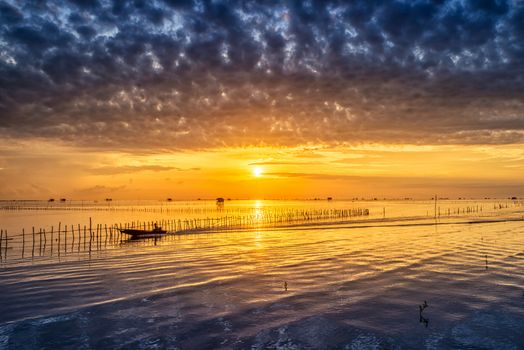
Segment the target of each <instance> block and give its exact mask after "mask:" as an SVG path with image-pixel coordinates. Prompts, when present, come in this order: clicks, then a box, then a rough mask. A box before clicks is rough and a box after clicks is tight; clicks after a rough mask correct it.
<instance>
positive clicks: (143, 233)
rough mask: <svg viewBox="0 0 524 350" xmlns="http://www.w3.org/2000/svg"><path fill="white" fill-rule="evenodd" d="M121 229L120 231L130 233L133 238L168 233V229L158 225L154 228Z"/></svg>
mask: <svg viewBox="0 0 524 350" xmlns="http://www.w3.org/2000/svg"><path fill="white" fill-rule="evenodd" d="M119 230H120V232H122V233H125V234H126V235H130V236H131V237H133V238H146V237H157V236H161V235H165V234H166V233H167V231H166V230H163V229H162V228H161V227H158V226H156V225H155V228H154V229H152V230H140V229H134V228H124V229H119Z"/></svg>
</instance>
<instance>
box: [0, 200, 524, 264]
mask: <svg viewBox="0 0 524 350" xmlns="http://www.w3.org/2000/svg"><path fill="white" fill-rule="evenodd" d="M514 205H515V206H520V205H522V203H520V202H519V203H514ZM504 208H508V204H507V203H505V204H501V203H497V204H493V209H494V210H498V209H504ZM482 211H483V206H482V205H476V206H468V207H464V208H447V209H446V210H444V211H442V212H441V208H440V206H439V207H438V208H435V216H439V217H440V216H441V215H446V214H447V216H451V215H452V214H453V215H457V214H458V215H460V214H471V213H480V212H482ZM369 214H370V213H369V209H364V208H353V209H314V210H297V209H277V210H269V211H267V210H266V211H263V210H261V211H259V212H257V210H253V208H251V209H250V214H249V215H226V216H221V217H218V218H192V219H183V220H180V219H178V220H176V219H172V220H159V221H147V222H144V221H132V222H128V223H124V224H122V223H119V224H113V225H109V226H108V225H107V224H97V225H93V223H92V220H91V218H90V219H89V226H87V225H83V226H82V225H80V224H77V225H62V223H59V224H58V226H57V229H56V230H55V227H54V226H51V227H50V228H47V229H46V228H39V229H35V228H34V227H33V228H32V230H31V231H30V232H25V229H22V233H21V234H20V233H19V234H15V235H11V234H9V235H8V232H7V230H0V258H3V259H4V260H5V259H6V257H7V253H8V249H9V248H13V247H14V246H18V247H20V245H21V256H22V258H24V257H26V256H29V255H30V256H31V257H35V254H38V255H37V256H41V255H42V253H45V252H46V251H49V252H50V254H51V255H53V254H54V253H56V254H58V255H60V254H62V253H63V254H66V253H67V252H68V251H69V252H72V251H74V250H75V249H76V250H77V251H78V252H80V251H81V250H82V249H83V250H84V251H89V252H91V251H92V250H93V249H97V250H99V249H100V248H101V247H102V246H107V244H118V243H121V242H122V241H123V240H124V238H127V237H129V236H127V235H125V234H122V233H121V231H120V230H122V229H130V228H132V229H142V230H152V229H153V228H154V227H155V224H157V225H159V226H160V227H162V228H163V229H165V230H167V231H168V232H169V233H171V234H183V233H197V232H213V231H225V230H242V229H250V228H267V227H285V226H289V225H300V224H302V223H313V224H314V223H322V222H326V221H333V220H338V221H346V220H351V219H352V218H357V217H362V216H369ZM428 215H429V213H428ZM383 216H384V218H385V217H386V212H385V208H384V210H383ZM26 248H27V249H28V250H30V253H29V251H26ZM55 248H56V249H55ZM36 249H38V250H37V252H38V253H35V250H36Z"/></svg>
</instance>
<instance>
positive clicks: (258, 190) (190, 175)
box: [0, 140, 524, 199]
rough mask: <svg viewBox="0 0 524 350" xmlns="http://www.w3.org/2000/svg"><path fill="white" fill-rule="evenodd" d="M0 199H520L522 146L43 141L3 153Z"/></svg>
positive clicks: (523, 165) (523, 163)
mask: <svg viewBox="0 0 524 350" xmlns="http://www.w3.org/2000/svg"><path fill="white" fill-rule="evenodd" d="M1 152H2V153H1V158H0V168H1V169H0V181H1V183H2V184H3V186H2V187H1V188H0V197H1V198H5V199H10V198H20V199H21V198H37V199H38V198H40V199H46V198H48V197H54V198H58V197H67V198H75V199H103V198H106V197H112V198H115V199H164V198H167V197H171V198H174V199H196V198H215V197H218V196H224V197H230V198H252V199H256V198H277V199H278V198H312V197H325V196H333V197H335V198H353V197H380V198H382V197H406V196H409V197H415V198H426V197H429V196H431V195H433V194H434V193H435V192H436V193H439V194H440V195H441V196H449V197H453V198H454V197H459V196H474V197H475V196H476V197H478V196H481V197H484V196H493V197H495V196H499V197H507V196H509V195H521V194H522V193H523V192H522V188H523V187H522V174H523V173H524V147H522V145H499V146H430V145H426V146H417V145H385V144H383V145H381V144H368V145H360V146H328V145H307V146H300V147H246V148H215V149H207V150H198V151H183V152H162V153H145V154H133V153H126V152H108V151H105V152H101V151H96V150H86V149H78V148H72V147H68V146H64V145H59V144H56V143H50V142H45V141H36V140H34V141H31V142H10V143H5V144H4V145H3V147H2V151H1Z"/></svg>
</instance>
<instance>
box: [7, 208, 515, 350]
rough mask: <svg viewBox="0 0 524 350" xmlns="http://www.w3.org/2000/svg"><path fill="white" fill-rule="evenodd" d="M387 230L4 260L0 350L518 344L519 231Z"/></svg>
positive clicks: (293, 232)
mask: <svg viewBox="0 0 524 350" xmlns="http://www.w3.org/2000/svg"><path fill="white" fill-rule="evenodd" d="M424 205H425V206H431V203H425V204H424ZM379 206H380V204H377V207H379ZM521 210H522V209H521V208H520V207H518V208H514V209H512V211H511V214H512V216H513V217H515V216H519V215H520V216H522V212H521ZM420 211H423V209H421V210H420ZM399 212H409V210H407V209H406V208H404V209H402V210H399ZM484 213H485V212H484ZM509 214H510V213H509V212H505V215H507V216H510V215H509ZM4 215H7V214H4ZM75 215H76V214H75ZM104 215H105V214H104ZM376 216H379V214H377V215H376ZM500 216H501V215H498V216H497V217H498V218H500ZM395 222H396V221H393V222H386V223H383V224H381V223H374V224H373V225H368V226H369V227H363V225H354V226H357V227H354V226H353V227H352V226H351V225H349V224H341V225H330V226H305V227H289V228H276V229H265V230H258V231H257V230H251V231H242V232H236V231H229V232H217V233H209V234H194V235H183V236H169V237H164V238H162V239H158V240H137V241H132V240H125V241H123V242H120V241H118V242H109V244H106V245H105V246H103V247H102V246H101V247H98V248H99V249H92V250H91V252H88V251H86V250H84V249H79V250H77V249H71V250H70V251H67V252H66V253H65V254H61V255H60V256H58V255H57V254H56V252H55V253H54V255H50V254H44V255H43V256H36V257H33V258H32V259H29V258H24V259H21V258H20V257H19V256H18V255H16V254H13V255H8V256H7V258H5V257H4V260H2V264H1V267H0V290H1V291H2V297H1V298H0V310H1V313H0V348H1V349H34V348H49V349H58V348H64V349H71V348H84V349H89V348H143V349H149V348H179V349H187V348H194V349H204V348H224V349H229V348H232V349H265V348H280V349H299V348H312V349H322V348H326V349H327V348H342V349H344V348H346V349H363V348H364V349H368V348H369V349H377V348H378V349H380V348H386V349H390V348H402V349H403V348H413V349H442V348H457V349H465V348H466V349H522V348H524V269H523V267H524V225H523V223H522V221H510V222H494V223H482V224H475V225H472V224H465V223H451V222H450V224H446V225H427V224H428V223H429V222H431V221H424V222H423V223H424V225H419V226H403V225H395ZM418 222H420V220H418V221H416V222H415V223H418ZM439 222H442V223H446V222H445V220H444V219H442V220H440V221H439ZM464 222H465V221H464ZM8 253H11V252H10V251H9V252H8ZM286 287H287V290H286ZM424 301H427V304H428V307H427V308H425V309H424V310H423V311H422V312H420V311H419V305H420V304H422V303H423V302H424Z"/></svg>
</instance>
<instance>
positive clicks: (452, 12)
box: [0, 0, 524, 149]
mask: <svg viewBox="0 0 524 350" xmlns="http://www.w3.org/2000/svg"><path fill="white" fill-rule="evenodd" d="M0 17H1V24H0V114H1V118H0V134H2V135H3V136H7V137H14V138H24V137H43V138H58V139H62V140H65V141H68V142H71V143H74V144H77V145H81V146H89V147H101V148H144V149H154V148H162V149H165V148H179V149H180V148H198V147H216V146H231V145H263V144H281V145H297V144H305V143H316V142H323V143H358V142H393V143H401V142H408V143H420V144H425V143H437V144H479V143H483V144H485V143H487V144H500V143H519V142H522V141H524V115H523V113H524V112H523V110H524V109H523V107H524V95H523V94H522V91H523V89H524V44H522V43H524V2H521V1H516V0H515V1H501V0H499V1H496V0H482V1H479V0H471V1H458V0H453V1H451V0H450V1H368V0H366V1H353V2H351V4H348V3H347V2H339V1H287V2H275V3H271V4H267V5H261V4H260V3H259V2H254V1H253V2H250V1H242V2H228V1H168V0H165V1H139V0H137V1H114V2H111V1H105V0H100V1H87V0H76V1H55V2H37V1H35V2H33V1H28V2H18V1H0Z"/></svg>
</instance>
